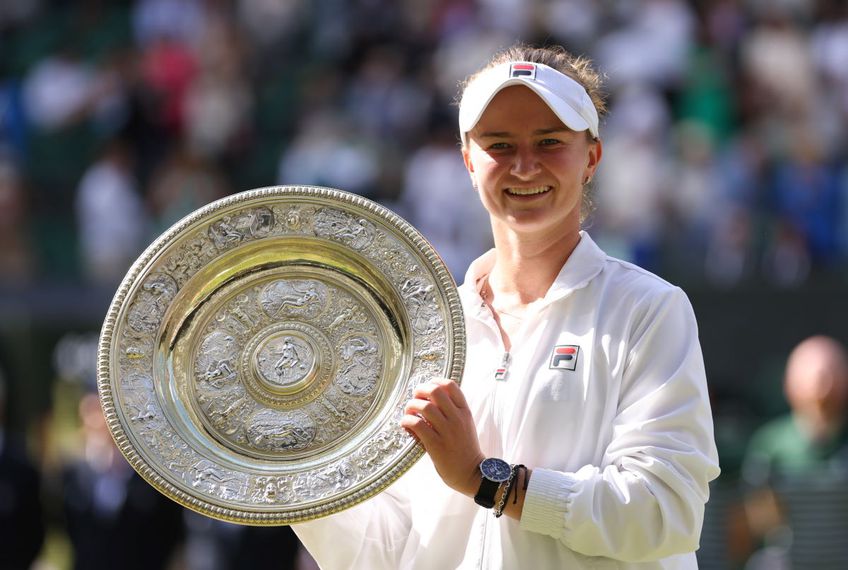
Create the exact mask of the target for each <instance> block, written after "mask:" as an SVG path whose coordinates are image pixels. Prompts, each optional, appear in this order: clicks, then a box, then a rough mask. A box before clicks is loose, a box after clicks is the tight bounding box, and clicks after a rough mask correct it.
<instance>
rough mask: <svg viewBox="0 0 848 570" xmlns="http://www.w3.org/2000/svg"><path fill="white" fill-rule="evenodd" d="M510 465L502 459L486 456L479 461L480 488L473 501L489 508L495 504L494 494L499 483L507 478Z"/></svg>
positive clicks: (510, 469)
mask: <svg viewBox="0 0 848 570" xmlns="http://www.w3.org/2000/svg"><path fill="white" fill-rule="evenodd" d="M511 472H512V467H510V465H509V463H507V462H506V461H504V460H503V459H498V458H497V457H488V458H486V459H484V460H483V461H481V462H480V474H481V475H482V479H481V481H480V488H479V489H478V490H477V494H476V495H474V502H475V503H477V504H478V505H480V506H481V507H483V508H486V509H491V508H492V507H494V506H495V495H496V494H497V492H498V487H500V486H501V483H503V482H504V481H506V480H507V479H509V474H510V473H511Z"/></svg>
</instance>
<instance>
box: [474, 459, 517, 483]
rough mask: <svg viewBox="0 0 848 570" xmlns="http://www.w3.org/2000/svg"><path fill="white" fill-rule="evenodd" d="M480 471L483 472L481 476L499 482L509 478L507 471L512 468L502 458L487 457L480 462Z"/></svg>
mask: <svg viewBox="0 0 848 570" xmlns="http://www.w3.org/2000/svg"><path fill="white" fill-rule="evenodd" d="M480 471H481V472H482V473H483V477H485V478H486V479H488V480H489V481H496V482H498V483H501V482H503V481H506V480H507V479H509V473H510V471H512V468H511V467H510V466H509V463H507V462H506V461H504V460H503V459H498V458H496V457H489V458H488V459H484V460H483V462H482V463H480Z"/></svg>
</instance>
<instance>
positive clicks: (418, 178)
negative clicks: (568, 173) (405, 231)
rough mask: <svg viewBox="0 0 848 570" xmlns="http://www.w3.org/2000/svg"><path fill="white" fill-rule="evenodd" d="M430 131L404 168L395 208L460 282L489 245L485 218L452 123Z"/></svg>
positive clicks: (443, 123) (490, 245)
mask: <svg viewBox="0 0 848 570" xmlns="http://www.w3.org/2000/svg"><path fill="white" fill-rule="evenodd" d="M432 132H433V134H432V135H431V138H430V141H429V142H428V143H427V144H425V145H424V146H423V147H421V148H420V149H418V150H417V151H415V153H414V154H413V155H412V157H411V158H410V160H409V161H408V162H407V164H406V172H405V175H404V184H403V193H402V195H401V202H400V204H399V206H400V207H401V212H402V213H403V214H404V215H405V216H406V217H407V219H408V220H409V221H410V223H412V224H413V225H414V226H415V227H416V228H417V229H418V230H420V231H421V233H423V234H424V237H426V238H427V239H428V240H429V241H430V243H431V244H432V245H433V247H435V248H436V251H437V252H439V255H441V257H442V259H443V260H444V262H445V264H446V265H447V266H448V269H450V271H451V272H452V273H453V276H454V278H455V279H456V280H457V281H462V278H463V277H464V276H465V271H466V269H468V265H469V264H470V263H471V262H472V261H473V260H474V259H476V258H477V257H479V256H480V255H482V254H483V253H484V252H485V251H486V250H488V249H489V248H491V247H492V245H493V244H492V242H491V232H489V231H488V227H489V217H488V216H487V215H486V211H485V209H484V208H483V206H482V204H481V203H480V198H479V197H478V196H477V192H476V191H475V190H474V188H472V186H471V181H470V180H469V178H468V172H467V171H466V170H465V165H464V164H463V163H462V156H461V155H460V153H459V152H458V151H457V148H456V138H455V135H454V129H453V123H452V122H451V123H449V124H446V123H445V122H444V121H443V122H441V123H440V125H439V126H437V127H435V128H434V129H432Z"/></svg>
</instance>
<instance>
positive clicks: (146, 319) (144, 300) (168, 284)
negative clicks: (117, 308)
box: [127, 273, 177, 333]
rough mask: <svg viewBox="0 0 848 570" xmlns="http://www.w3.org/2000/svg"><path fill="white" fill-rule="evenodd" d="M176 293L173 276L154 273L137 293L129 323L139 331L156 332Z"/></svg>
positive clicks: (128, 318)
mask: <svg viewBox="0 0 848 570" xmlns="http://www.w3.org/2000/svg"><path fill="white" fill-rule="evenodd" d="M176 293H177V283H176V282H175V281H174V280H173V279H172V278H171V277H169V276H168V275H165V274H163V273H154V274H153V275H151V276H150V277H149V278H147V280H146V281H145V282H144V284H143V285H142V286H141V290H140V291H139V292H138V293H137V294H136V298H135V302H134V303H133V304H132V306H131V307H130V309H129V312H128V314H127V324H129V326H130V328H131V329H133V330H134V331H137V332H143V333H151V332H154V331H155V330H156V329H157V328H158V327H159V323H160V322H161V321H162V317H163V316H164V315H165V310H166V309H167V308H168V305H169V304H170V303H171V301H172V300H173V298H174V295H176Z"/></svg>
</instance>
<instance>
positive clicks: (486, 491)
mask: <svg viewBox="0 0 848 570" xmlns="http://www.w3.org/2000/svg"><path fill="white" fill-rule="evenodd" d="M500 486H501V484H500V483H499V482H497V481H492V480H490V479H486V478H485V477H483V478H482V480H481V481H480V488H479V489H477V494H476V495H474V502H475V503H477V504H478V505H480V506H481V507H483V508H485V509H491V508H492V507H494V506H495V495H497V493H498V487H500Z"/></svg>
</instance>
